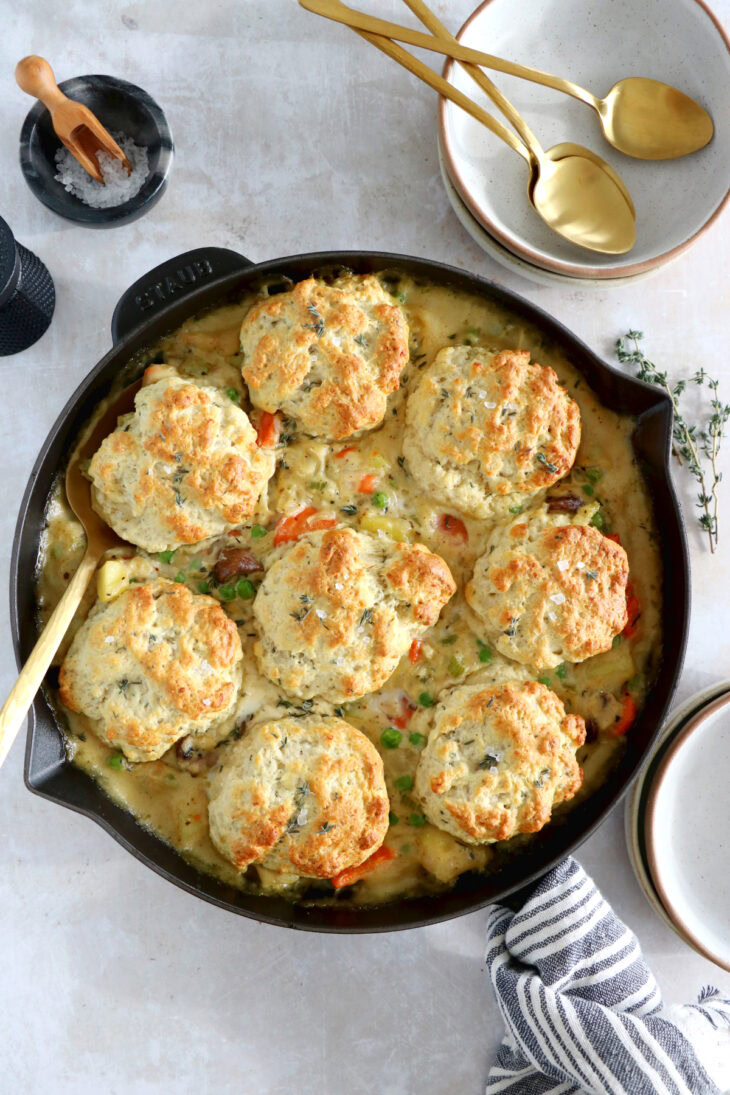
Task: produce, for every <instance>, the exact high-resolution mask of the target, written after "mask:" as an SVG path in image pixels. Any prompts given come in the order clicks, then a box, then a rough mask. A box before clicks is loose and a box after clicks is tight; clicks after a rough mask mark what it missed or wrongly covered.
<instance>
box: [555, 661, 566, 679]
mask: <svg viewBox="0 0 730 1095" xmlns="http://www.w3.org/2000/svg"><path fill="white" fill-rule="evenodd" d="M555 676H556V677H560V679H561V681H564V680H565V678H566V677H567V676H568V667H567V665H566V664H565V662H563V664H562V665H559V666H558V668H557V669H556V670H555Z"/></svg>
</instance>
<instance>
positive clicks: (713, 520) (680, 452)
mask: <svg viewBox="0 0 730 1095" xmlns="http://www.w3.org/2000/svg"><path fill="white" fill-rule="evenodd" d="M643 337H644V333H643V331H629V332H628V333H627V334H626V335H624V337H623V338H619V339H617V340H616V356H617V357H618V359H619V361H620V362H621V363H622V364H626V365H633V366H634V367H635V368H636V370H637V376H638V378H639V380H644V381H646V382H647V383H649V384H656V385H657V387H659V388H662V389H663V390H664V391H665V392H666V393H667V395H668V396H669V398H670V399H671V401H672V408H673V410H674V426H673V431H672V436H673V438H674V455H675V456H676V457H677V459H678V460H679V463H680V464H686V466H687V470H688V471H689V472H690V474H691V475H692V476H693V477H694V479H695V481H696V483H697V486H698V487H699V491H698V494H697V508H698V510H699V511H700V512H699V514H698V515H697V520H698V521H699V523H700V525H701V527H702V528H703V529H704V530H705V532H706V533H707V538H708V541H709V544H710V551H711V552H714V551H715V549H716V548H717V544H718V540H719V532H720V530H719V525H718V488H719V486H720V481H721V479H722V472H721V471H719V469H718V456H719V453H720V445H721V444H722V441H723V438H724V436H725V427H726V426H727V423H728V420H729V419H730V403H723V402H722V401H721V400H720V398H719V396H718V381H717V380H715V379H713V378H712V377H711V376H709V375H708V374H707V373H706V372H705V370H704V369H702V368H700V369H698V370H697V372H696V373H695V374H694V376H691V377H689V378H687V379H682V380H678V381H677V382H676V383H674V384H673V383H672V382H671V381H670V380H669V377H668V375H667V373H666V372H662V371H661V370H660V369H658V368H657V367H656V365H654V363H653V362H651V361H649V359H648V358H647V357H646V355H645V354H644V352H643V351H642V350H641V349H640V347H639V342H640V341H641V339H642V338H643ZM688 384H696V385H697V386H698V387H707V388H709V390H710V411H709V414H708V416H707V419H706V421H705V423H704V425H699V424H697V423H690V422H688V421H687V419H686V418H685V416H684V414H683V413H682V411H681V410H680V408H679V403H680V399H681V397H682V395H683V394H684V392H685V389H686V388H687V385H688ZM703 458H704V460H705V462H706V465H707V466H703V463H702V460H703Z"/></svg>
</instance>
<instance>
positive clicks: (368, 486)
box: [357, 475, 378, 494]
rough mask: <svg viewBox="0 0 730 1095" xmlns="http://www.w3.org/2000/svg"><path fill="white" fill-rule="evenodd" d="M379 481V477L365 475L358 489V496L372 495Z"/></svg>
mask: <svg viewBox="0 0 730 1095" xmlns="http://www.w3.org/2000/svg"><path fill="white" fill-rule="evenodd" d="M377 481H378V477H377V475H363V477H362V479H361V480H360V483H359V485H358V488H357V492H358V494H372V493H373V491H374V490H375V484H376V483H377Z"/></svg>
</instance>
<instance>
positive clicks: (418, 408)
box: [403, 346, 580, 519]
mask: <svg viewBox="0 0 730 1095" xmlns="http://www.w3.org/2000/svg"><path fill="white" fill-rule="evenodd" d="M579 442H580V412H579V410H578V405H577V403H575V402H574V400H572V399H571V398H570V396H569V395H568V393H567V392H566V391H565V390H564V389H563V388H561V387H560V385H559V383H558V378H557V375H556V374H555V372H554V371H553V370H552V369H551V368H549V367H548V366H546V365H536V364H532V365H531V364H530V355H529V353H528V351H527V350H501V351H499V352H496V351H494V350H490V349H488V348H486V347H484V346H473V347H470V346H449V347H447V348H446V349H444V350H441V351H440V352H439V353H438V354H437V355H436V358H435V359H434V361H433V362H432V364H431V365H430V366H429V367H428V368H427V369H426V370H425V372H424V373H423V375H422V377H421V380H420V382H419V385H418V387H417V388H416V389H415V391H413V392H412V394H411V395H410V397H409V399H408V406H407V410H406V429H405V434H404V438H403V453H404V455H405V458H406V460H407V462H408V467H409V469H410V471H411V472H412V474H413V476H414V478H415V479H416V481H417V482H418V483H419V484H420V486H421V487H423V489H424V490H426V491H427V492H428V493H429V494H432V495H434V497H436V498H437V499H438V500H439V501H440V502H443V503H444V505H448V506H456V507H457V508H458V509H460V510H461V511H462V512H463V513H465V514H468V515H469V516H471V517H480V518H491V519H494V518H500V517H504V516H506V514H507V512H508V511H509V509H510V508H513V507H515V506H517V505H520V504H522V502H524V501H526V500H527V499H529V497H530V496H531V495H534V494H535V493H536V492H537V491H540V490H543V489H544V488H546V487H549V486H550V485H551V484H552V483H554V482H555V481H556V480H557V479H559V478H560V477H561V476H563V475H565V474H566V473H567V472H568V471H569V470H570V468H571V466H572V464H573V461H574V460H575V454H576V452H577V449H578V444H579Z"/></svg>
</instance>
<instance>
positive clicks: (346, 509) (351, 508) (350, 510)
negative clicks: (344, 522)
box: [340, 502, 357, 517]
mask: <svg viewBox="0 0 730 1095" xmlns="http://www.w3.org/2000/svg"><path fill="white" fill-rule="evenodd" d="M340 513H346V514H347V516H348V517H352V516H353V515H354V514H355V513H357V506H356V505H354V504H353V503H352V502H348V503H347V505H346V506H340Z"/></svg>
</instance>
